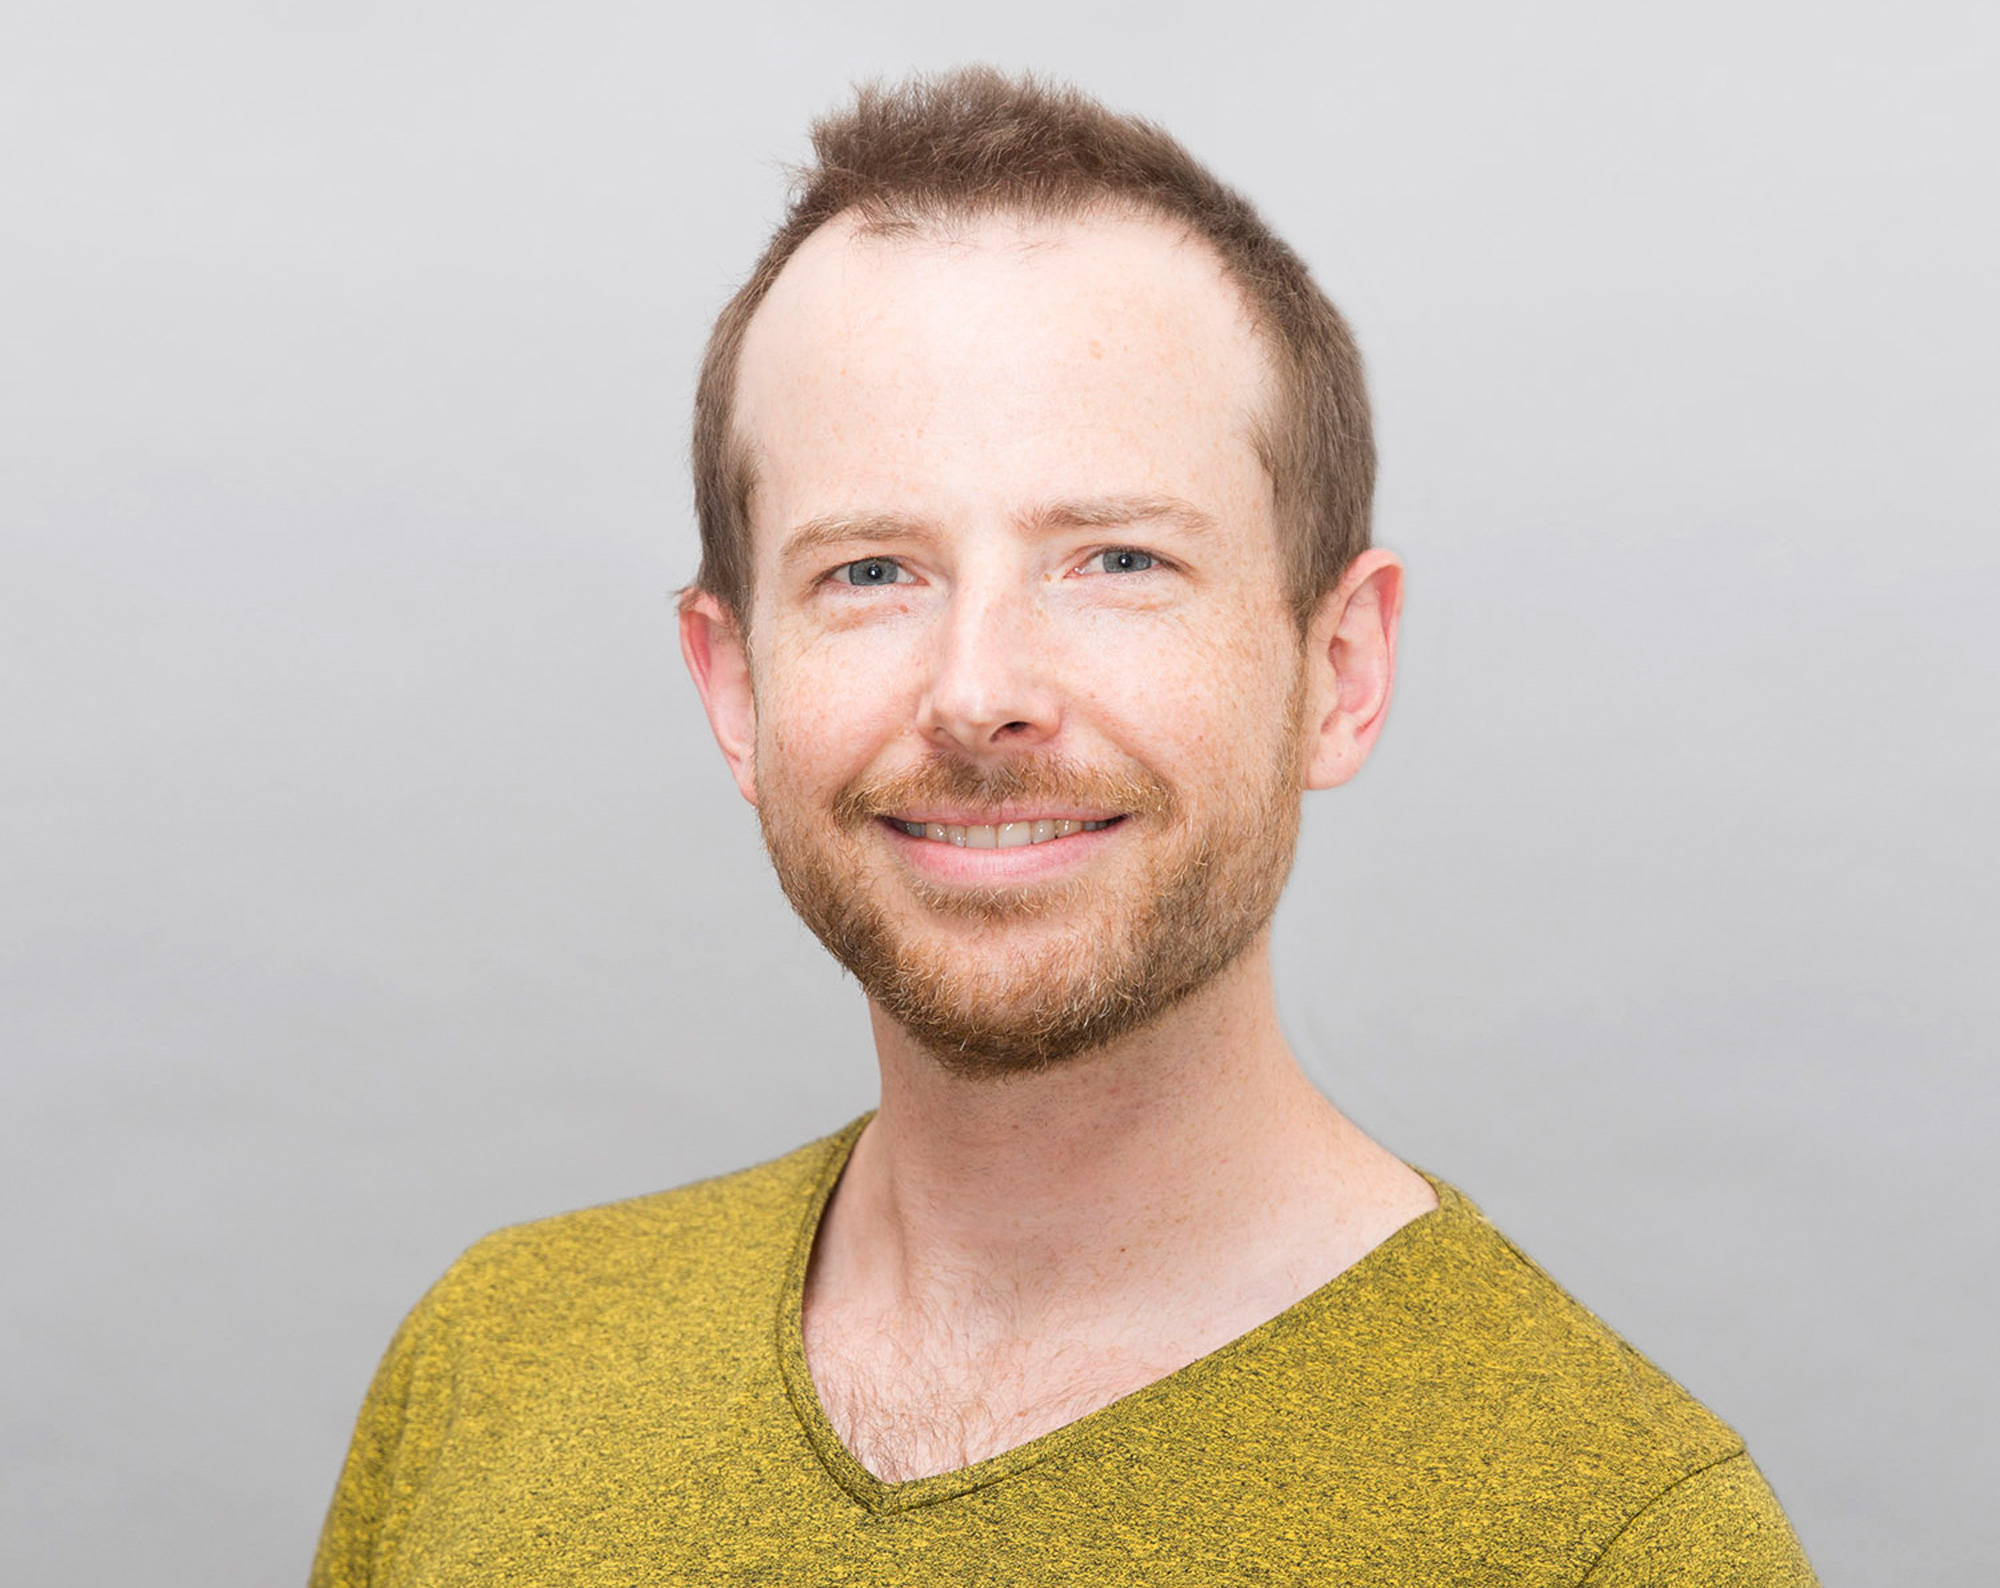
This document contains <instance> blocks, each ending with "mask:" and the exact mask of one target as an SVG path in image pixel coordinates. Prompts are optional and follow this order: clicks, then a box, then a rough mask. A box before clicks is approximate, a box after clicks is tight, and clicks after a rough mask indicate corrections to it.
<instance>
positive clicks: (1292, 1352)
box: [312, 1121, 1814, 1588]
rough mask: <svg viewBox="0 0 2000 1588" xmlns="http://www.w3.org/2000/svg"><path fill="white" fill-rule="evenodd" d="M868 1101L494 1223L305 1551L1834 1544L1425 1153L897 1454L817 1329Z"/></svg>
mask: <svg viewBox="0 0 2000 1588" xmlns="http://www.w3.org/2000/svg"><path fill="white" fill-rule="evenodd" d="M862 1123H863V1122H862V1121H856V1122H855V1123H854V1124H853V1125H850V1126H849V1127H848V1128H847V1129H846V1130H844V1131H842V1132H841V1133H840V1134H839V1135H837V1136H833V1137H830V1138H828V1139H827V1140H825V1141H821V1142H816V1143H814V1144H812V1145H811V1146H808V1147H805V1148H802V1149H801V1150H799V1151H798V1152H795V1153H792V1154H791V1155H789V1156H788V1157H785V1158H780V1159H778V1160H776V1161H775V1162H772V1163H768V1164H764V1165H761V1166H759V1167H758V1168H755V1169H749V1170H746V1171H744V1172H742V1173H740V1174H735V1175H730V1176H727V1177H725V1178H723V1179H719V1180H710V1181H706V1182H703V1183H702V1184H699V1185H693V1186H687V1187H685V1188H683V1189H681V1190H678V1191H669V1192H664V1193H662V1194H660V1195H657V1196H650V1197H641V1198H638V1199H636V1200H634V1201H630V1202H621V1203H616V1204H613V1205H611V1206H608V1207H601V1208H593V1209H590V1210H588V1211H585V1212H581V1213H571V1214H567V1215H564V1216H563V1217H560V1218H554V1219H549V1220H545V1221H543V1222H540V1223H536V1224H529V1225H523V1226H521V1227H519V1228H515V1229H510V1230H503V1231H501V1232H500V1233H498V1234H496V1235H492V1236H489V1237H488V1238H487V1239H485V1240H483V1241H481V1242H480V1243H479V1244H478V1245H476V1246H474V1247H473V1248H472V1249H471V1250H470V1251H469V1252H467V1253H466V1254H465V1256H464V1257H462V1258H461V1259H459V1261H458V1262H457V1263H456V1264H455V1265H453V1267H452V1268H451V1270H450V1271H449V1272H448V1273H447V1274H446V1275H445V1276H444V1278H443V1279H441V1280H440V1281H439V1282H438V1283H437V1285H436V1286H434V1287H433V1288H432V1290H431V1292H430V1293H429V1294H428V1295H427V1296H425V1297H424V1299H423V1300H422V1301H421V1302H420V1303H419V1304H418V1305H417V1307H416V1308H415V1310H414V1311H412V1313H411V1314H410V1316H409V1318H408V1319H407V1320H406V1321H405V1323H404V1325H403V1327H402V1329H401V1330H400V1331H399V1332H398V1334H397V1336H396V1338H395V1341H394V1343H393V1344H392V1345H391V1346H390V1348H389V1352H388V1354H387V1356H386V1357H385V1358H384V1359H383V1362H382V1366H381V1369H380V1370H379V1372H378V1373H377V1375H376V1378H375V1382H374V1385H373V1387H372V1388H371V1389H370V1391H369V1394H368V1399H367V1403H366V1404H365V1406H364V1407H363V1408H362V1412H361V1418H360V1423H359V1426H358V1427H357V1429H356V1431H355V1436H354V1444H353V1448H352V1450H351V1451H350V1453H349V1456H348V1460H347V1465H346V1468H345V1470H344V1472H343V1473H342V1476H341V1480H340V1486H339V1489H338V1492H337V1493H336V1494H335V1496H334V1500H333V1506H332V1509H331V1511H330V1512H329V1514H328V1517H327V1523H326V1530H325V1533H324V1534H323V1536H322V1537H321V1540H320V1548H319V1555H318V1559H317V1561H316V1562H315V1565H314V1569H313V1579H312V1580H313V1583H314V1585H315V1588H361V1585H364V1584H366V1585H370V1588H418V1585H422V1588H443V1585H447V1584H449V1585H453V1588H473V1585H481V1588H484V1585H489V1584H490V1585H495V1588H498V1585H503V1584H504V1585H506V1588H554V1585H558V1584H560V1585H574V1588H636V1585H642V1584H656V1583H661V1584H663V1583H699V1584H729V1583H746V1584H750V1583H754V1584H772V1585H781V1584H793V1583H797V1584H810V1585H829V1588H831V1585H854V1588H946V1585H960V1584H990V1585H994V1588H1003V1585H1004V1588H1024V1585H1029V1584H1043V1583H1051V1584H1052V1583H1065V1584H1089V1585H1105V1588H1140V1585H1152V1584H1176V1585H1189V1588H1192V1585H1203V1588H1220V1585H1229V1584H1239V1583H1245V1584H1247V1583H1256V1584H1274V1585H1275V1584H1292V1583H1301V1584H1303V1583H1312V1584H1324V1585H1334V1584H1339V1585H1350V1588H1360V1585H1377V1584H1379V1585H1384V1588H1387V1585H1398V1588H1410V1585H1415V1584H1428V1583H1451V1584H1485V1583H1492V1584H1503V1583H1504V1584H1507V1585H1509V1588H1531V1585H1544V1584H1548V1585H1553V1584H1577V1583H1589V1584H1592V1585H1594V1588H1607V1585H1619V1588H1626V1585H1634V1584H1686V1585H1690V1588H1692V1585H1695V1584H1700V1585H1703V1588H1718V1585H1743V1588H1750V1585H1756V1588H1772V1585H1793V1584H1807V1583H1811V1582H1813V1580H1814V1579H1813V1576H1812V1571H1811V1568H1810V1567H1808V1565H1807V1564H1806V1561H1805V1557H1804V1555H1803V1554H1802V1553H1801V1552H1800V1549H1799V1546H1798V1543H1797V1541H1796V1539H1794V1537H1793V1535H1792V1532H1791V1529H1790V1528H1789V1527H1788V1526H1787V1525H1786V1522H1785V1519H1784V1516H1783V1514H1782V1513H1781V1512H1780V1511H1779V1509H1778V1505H1777V1502H1776V1501H1775V1500H1774V1499H1773V1498H1772V1496H1771V1493H1770V1490H1769V1489H1768V1488H1767V1487H1766V1486H1765V1483H1764V1480H1763V1479H1762V1477H1761V1476H1760V1475H1759V1474H1758V1472H1757V1469H1756V1468H1755V1467H1754V1466H1752V1465H1751V1462H1750V1459H1749V1457H1748V1456H1747V1455H1745V1454H1744V1450H1743V1445H1742V1442H1741V1441H1740V1440H1739V1439H1738V1438H1737V1437H1736V1435H1735V1434H1734V1433H1732V1432H1731V1431H1730V1430H1729V1429H1728V1428H1727V1427H1726V1426H1725V1425H1724V1424H1722V1423H1721V1422H1720V1421H1718V1420H1717V1419H1716V1418H1715V1417H1713V1416H1712V1415H1710V1414H1709V1413H1708V1412H1707V1411H1705V1410H1704V1409H1703V1408H1702V1407H1701V1406H1700V1405H1698V1404H1697V1403H1696V1402H1695V1401H1694V1400H1693V1399H1692V1398H1691V1397H1690V1396H1689V1395H1688V1394H1687V1393H1686V1392H1685V1391H1683V1390H1682V1389H1680V1388H1679V1387H1678V1386H1677V1385H1676V1384H1674V1383H1673V1382H1672V1380H1670V1379H1668V1378H1667V1377H1666V1376H1665V1375H1664V1374H1662V1373H1661V1372H1660V1371H1659V1370H1658V1369H1657V1368H1655V1367H1653V1366H1652V1365H1651V1364H1650V1363H1649V1362H1647V1361H1646V1360H1645V1359H1644V1358H1643V1357H1641V1356H1640V1355H1639V1354H1638V1353H1637V1352H1635V1351H1633V1350H1632V1349H1631V1348H1630V1347H1629V1346H1627V1345H1625V1344H1624V1343H1623V1342H1622V1341H1620V1340H1619V1339H1618V1338H1617V1337H1616V1336H1615V1335H1613V1334H1612V1333H1611V1332H1610V1331H1609V1330H1608V1329H1607V1328H1605V1326H1604V1325H1603V1324H1602V1323H1600V1322H1598V1320H1597V1319H1596V1318H1594V1317H1592V1316H1591V1314H1590V1313H1588V1312H1587V1311H1585V1310H1584V1309H1583V1308H1582V1307H1580V1306H1578V1305H1577V1304H1576V1303H1575V1302H1574V1301H1572V1300H1570V1298H1569V1297H1568V1296H1567V1295H1565V1294H1564V1293H1563V1292H1562V1291H1561V1290H1560V1289H1558V1288H1557V1287H1556V1285H1555V1284H1553V1283H1552V1282H1551V1281H1550V1280H1549V1279H1548V1278H1547V1276H1545V1275H1544V1274H1543V1273H1542V1272H1541V1271H1540V1270H1539V1269H1537V1268H1536V1267H1535V1266H1534V1265H1533V1264H1532V1263H1530V1262H1529V1261H1528V1260H1527V1259H1526V1258H1524V1257H1523V1256H1522V1255H1521V1254H1520V1253H1519V1252H1518V1251H1516V1250H1515V1249H1514V1248H1513V1247H1512V1246H1511V1245H1510V1244H1508V1242H1507V1241H1506V1240H1505V1239H1504V1238H1503V1237H1502V1236H1501V1235H1500V1234H1499V1233H1498V1232H1497V1231H1495V1230H1494V1228H1493V1227H1492V1226H1491V1225H1490V1224H1488V1223H1487V1222H1486V1221H1485V1219H1484V1218H1483V1217H1482V1216H1481V1215H1480V1213H1479V1212H1478V1210H1477V1209H1476V1208H1474V1207H1473V1206H1472V1205H1471V1203H1469V1202H1468V1201H1466V1200H1465V1198H1463V1197H1462V1196H1460V1195H1458V1193H1456V1192H1455V1191H1453V1190H1452V1189H1451V1188H1450V1187H1449V1186H1443V1185H1440V1186H1438V1196H1439V1206H1438V1208H1437V1210H1436V1211H1435V1212H1432V1213H1428V1214H1425V1215H1424V1216H1423V1217H1421V1218H1418V1219H1416V1220H1415V1221H1414V1222H1412V1223H1410V1224H1407V1225H1405V1226H1404V1227H1403V1228H1402V1229H1400V1230H1398V1231H1397V1232H1396V1233H1395V1234H1394V1235H1392V1236H1391V1237H1390V1238H1389V1239H1388V1240H1387V1241H1385V1242H1383V1243H1382V1245H1380V1246H1379V1247H1377V1248H1376V1249H1375V1250H1374V1251H1372V1252H1370V1253H1369V1254H1368V1255H1367V1256H1366V1257H1364V1258H1363V1259H1362V1260H1361V1261H1360V1262H1358V1263H1356V1264H1355V1265H1354V1266H1353V1267H1351V1268H1349V1269H1348V1270H1347V1271H1346V1272H1344V1273H1342V1274H1340V1275H1339V1276H1338V1277H1336V1278H1335V1279H1333V1280H1332V1281H1331V1282H1329V1283H1328V1284H1326V1285H1324V1286H1322V1287H1321V1288H1320V1289H1319V1290H1316V1291H1314V1292H1313V1293H1312V1294H1311V1295H1310V1296H1307V1297H1306V1298H1305V1299H1304V1300H1302V1301H1300V1302H1298V1303H1297V1304H1296V1305H1295V1306H1293V1307H1291V1308H1289V1309H1287V1310H1286V1311H1285V1312H1283V1313H1281V1314H1280V1315H1279V1316H1277V1317H1276V1318H1273V1319H1272V1320H1270V1321H1269V1322H1268V1323H1265V1324H1263V1325H1261V1326H1260V1327H1258V1328H1256V1329H1253V1330H1251V1331H1250V1332H1249V1333H1248V1334H1246V1335H1243V1336H1242V1337H1241V1338H1239V1339H1237V1340H1235V1341H1232V1342H1231V1343H1230V1344H1228V1345H1226V1346H1224V1347H1222V1348H1221V1349H1220V1350H1218V1351H1216V1352H1214V1353H1212V1354H1211V1355H1209V1356H1205V1357H1203V1358H1202V1359H1201V1360H1199V1361H1198V1362H1195V1363H1192V1364H1191V1365H1189V1366H1188V1367H1185V1368H1182V1369H1181V1370H1180V1371H1179V1372H1177V1373H1174V1374H1171V1375H1169V1376H1168V1377H1166V1378H1164V1379H1161V1380H1160V1381H1159V1382H1157V1383H1155V1384H1151V1385H1149V1386H1147V1387H1146V1388H1144V1389H1142V1390H1139V1391H1137V1392H1136V1393H1134V1394H1131V1395H1127V1396H1125V1397H1124V1398H1123V1399H1122V1400H1118V1401H1115V1402H1113V1403H1112V1404H1111V1405H1109V1406H1106V1407H1104V1408H1102V1409H1101V1410H1099V1411H1096V1412H1093V1413H1091V1414H1090V1415H1089V1416H1086V1417H1083V1418H1081V1419H1079V1420H1078V1421H1076V1422H1074V1423H1071V1424H1069V1425H1068V1426H1067V1427H1064V1428H1059V1429H1057V1430H1056V1431H1054V1432H1053V1433H1049V1434H1045V1435H1043V1436H1042V1437H1041V1438H1039V1439H1036V1440H1033V1441H1032V1442H1030V1443H1028V1444H1025V1445H1022V1446H1020V1447H1019V1448H1017V1449H1014V1450H1010V1451H1007V1452H1006V1453H1004V1454H1002V1455H999V1456H995V1457H993V1458H992V1459H990V1460H987V1461H981V1462H978V1463H975V1464H974V1465H972V1466H970V1467H966V1468H963V1469H961V1470H959V1471H957V1472H950V1473H945V1474H942V1475H940V1476H938V1477H932V1478H919V1479H916V1480H914V1481H911V1482H907V1483H883V1482H881V1481H879V1480H877V1479H876V1478H874V1477H873V1476H871V1475H870V1474H869V1473H868V1472H867V1471H866V1470H865V1469H864V1468H862V1467H861V1466H860V1465H859V1463H857V1462H856V1461H855V1460H854V1458H853V1457H852V1456H851V1455H849V1454H848V1452H847V1451H846V1450H845V1449H844V1448H843V1447H842V1445H841V1443H840V1440H839V1438H838V1437H837V1436H836V1435H835V1433H834V1431H833V1429H832V1427H831V1426H830V1425H829V1423H828V1422H827V1419H826V1416H825V1413H824V1412H823V1411H822V1410H821V1408H820V1405H819V1401H818V1399H817V1397H816V1396H815V1394H814V1392H813V1388H812V1381H811V1379H810V1377H809V1376H808V1374H807V1371H806V1362H805V1353H804V1349H803V1346H802V1343H801V1337H800V1332H799V1303H800V1296H801V1293H802V1288H803V1284H804V1276H805V1264H806V1258H807V1256H808V1255H809V1253H810V1251H811V1246H812V1238H813V1234H814V1232H815V1230H816V1229H817V1227H818V1223H819V1218H820V1213H821V1211H822V1210H823V1209H824V1207H825V1205H826V1200H827V1197H828V1195H829V1193H830V1192H831V1190H832V1187H833V1184H834V1181H835V1180H836V1178H837V1177H838V1175H839V1173H840V1170H841V1168H842V1166H843V1165H844V1164H845V1163H846V1160H847V1154H848V1152H849V1150H850V1149H851V1148H852V1146H853V1144H854V1140H855V1138H856V1137H857V1136H858V1135H859V1134H860V1129H861V1125H862Z"/></svg>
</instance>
